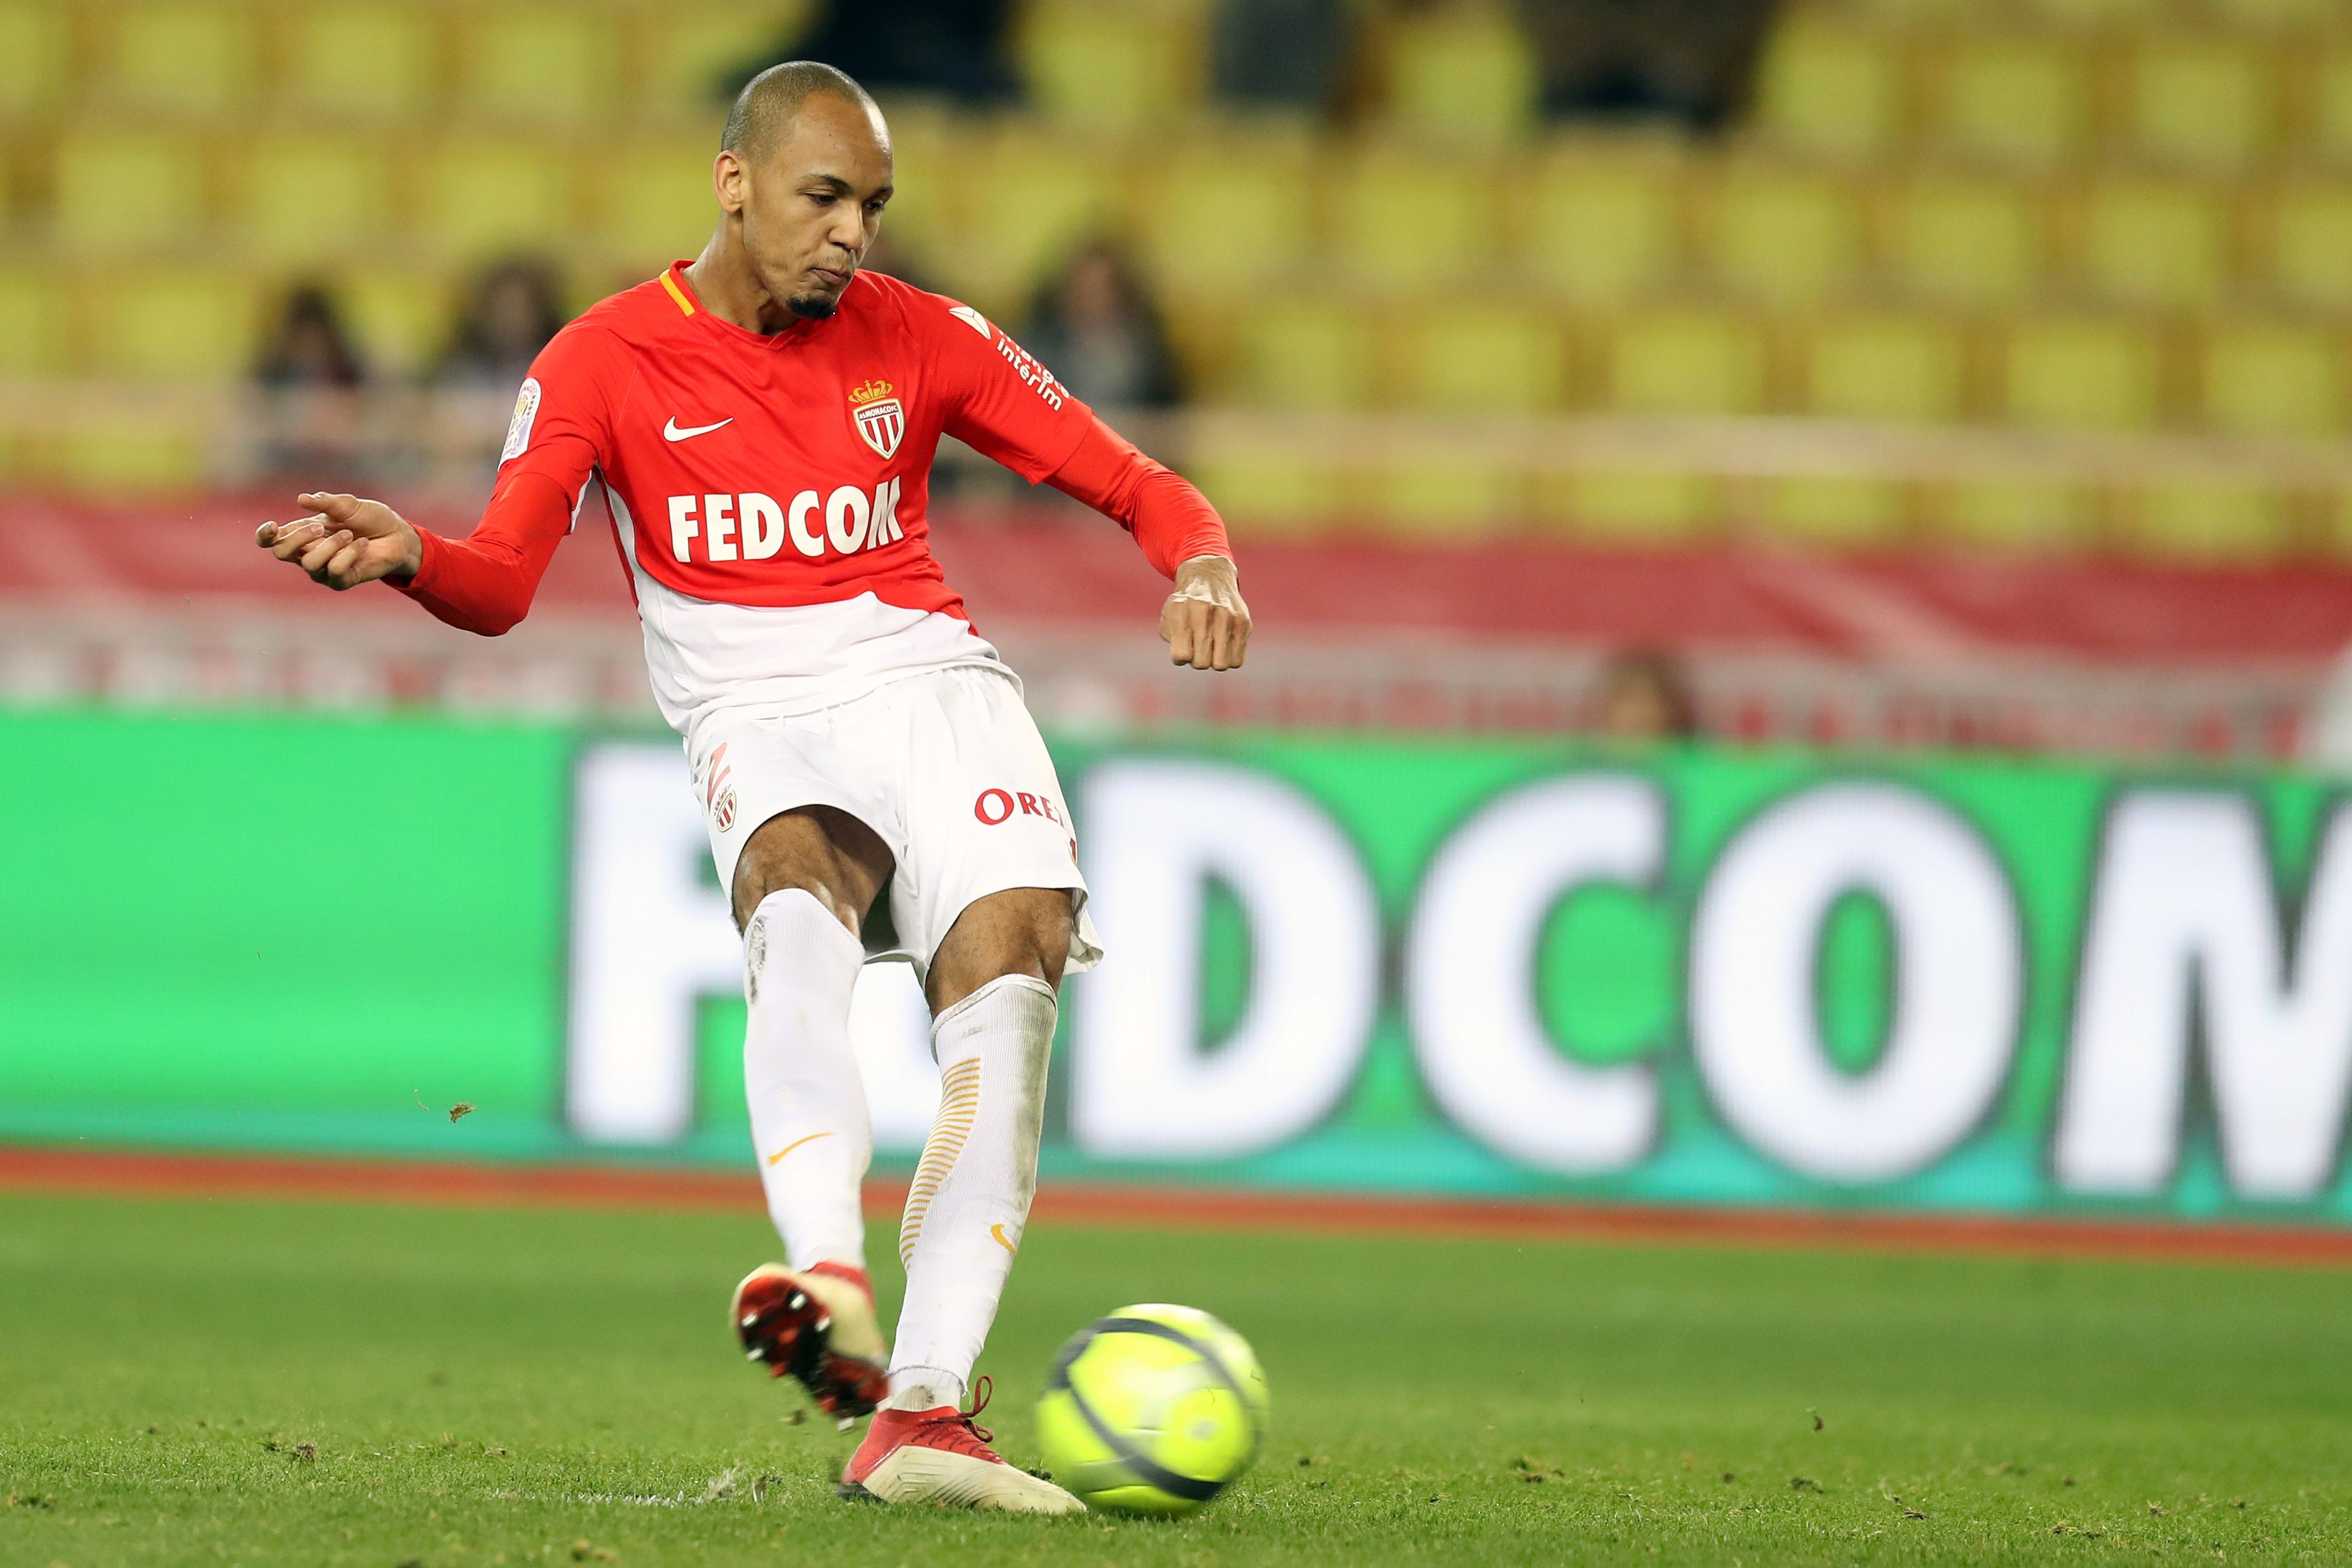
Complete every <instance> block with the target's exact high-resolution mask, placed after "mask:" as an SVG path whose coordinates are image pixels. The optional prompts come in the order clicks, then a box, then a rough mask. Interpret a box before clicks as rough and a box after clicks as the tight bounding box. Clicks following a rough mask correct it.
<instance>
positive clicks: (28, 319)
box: [0, 267, 72, 378]
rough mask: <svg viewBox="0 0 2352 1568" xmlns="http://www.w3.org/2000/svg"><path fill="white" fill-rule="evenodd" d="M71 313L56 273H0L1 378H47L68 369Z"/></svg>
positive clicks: (41, 270)
mask: <svg viewBox="0 0 2352 1568" xmlns="http://www.w3.org/2000/svg"><path fill="white" fill-rule="evenodd" d="M70 310H71V300H70V299H69V297H68V294H67V291H66V286H65V283H64V281H63V279H60V278H58V269H57V268H30V267H26V268H8V269H6V270H5V271H0V376H5V377H10V378H18V377H23V378H31V377H36V376H50V375H58V374H64V373H65V372H66V371H67V370H68V369H69V368H70V360H69V356H70V354H71V353H72V341H71V333H70V331H69V330H68V328H69V311H70Z"/></svg>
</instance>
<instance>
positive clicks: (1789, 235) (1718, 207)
mask: <svg viewBox="0 0 2352 1568" xmlns="http://www.w3.org/2000/svg"><path fill="white" fill-rule="evenodd" d="M1713 230H1714V232H1713V235H1712V240H1713V244H1712V247H1711V248H1712V249H1713V252H1714V259H1715V270H1716V275H1717V277H1718V278H1720V279H1722V280H1723V282H1724V283H1725V284H1727V286H1728V287H1730V288H1731V289H1735V290H1736V291H1738V292H1739V293H1742V294H1746V295H1748V296H1751V297H1753V298H1755V299H1759V300H1771V301H1773V302H1775V303H1782V304H1786V303H1796V302H1811V301H1814V300H1824V299H1828V298H1831V297H1832V296H1833V295H1836V294H1838V293H1841V292H1843V290H1845V289H1848V288H1849V287H1851V285H1852V284H1853V278H1854V274H1855V273H1856V272H1857V271H1858V270H1859V269H1860V267H1861V260H1862V213H1861V211H1860V209H1859V207H1858V205H1857V204H1856V202H1855V200H1854V195H1853V188H1852V187H1851V186H1850V185H1848V184H1844V183H1843V182H1839V181H1833V180H1825V179H1819V178H1814V177H1809V176H1805V175H1800V174H1782V173H1779V172H1776V171H1768V170H1759V169H1740V170H1735V171H1733V172H1732V173H1730V174H1727V175H1726V177H1725V179H1724V182H1723V185H1722V188H1721V189H1720V191H1719V192H1718V193H1717V197H1716V203H1715V221H1714V224H1713Z"/></svg>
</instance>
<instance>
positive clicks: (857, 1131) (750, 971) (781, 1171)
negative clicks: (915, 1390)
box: [743, 888, 874, 1268]
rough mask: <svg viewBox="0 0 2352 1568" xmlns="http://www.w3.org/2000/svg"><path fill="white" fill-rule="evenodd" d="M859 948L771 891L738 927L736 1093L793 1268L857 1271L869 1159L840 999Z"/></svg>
mask: <svg viewBox="0 0 2352 1568" xmlns="http://www.w3.org/2000/svg"><path fill="white" fill-rule="evenodd" d="M865 962H866V949H865V947H864V945H863V944H862V943H861V942H859V941H858V940H857V938H856V937H855V936H853V935H851V934H850V932H849V931H848V929H847V928H846V927H845V926H844V925H843V924H842V923H841V922H840V921H837V920H835V919H834V918H833V916H832V914H831V913H829V912H828V911H827V910H826V909H825V907H824V905H823V904H821V903H819V902H817V900H816V899H815V897H814V895H813V894H810V893H806V892H803V891H802V890H801V889H798V888H793V889H786V890H785V891H783V892H781V893H771V894H769V895H768V896H767V897H766V898H764V899H762V900H760V907H759V908H758V909H757V910H754V911H752V914H751V924H750V925H748V926H746V927H744V929H743V994H744V997H745V999H746V1000H747V1001H749V1002H750V1004H751V1016H750V1020H749V1022H748V1023H747V1024H746V1026H745V1027H744V1030H743V1090H744V1094H745V1096H746V1098H748V1099H749V1100H750V1101H751V1142H752V1147H753V1149H754V1151H755V1152H756V1153H757V1155H758V1158H759V1161H760V1182H761V1185H762V1186H764V1187H765V1188H766V1189H767V1194H768V1213H769V1215H771V1216H772V1218H773V1219H774V1220H775V1222H776V1229H777V1230H778V1231H779V1232H780V1233H781V1234H782V1237H783V1238H784V1261H785V1263H786V1264H787V1266H789V1267H791V1268H808V1267H809V1266H810V1265H811V1264H814V1263H821V1262H824V1261H825V1260H826V1259H828V1258H830V1259H832V1260H834V1261H835V1262H840V1263H850V1264H855V1265H856V1266H857V1267H858V1268H865V1267H866V1222H865V1216H864V1214H863V1212H862V1211H861V1209H860V1207H859V1205H858V1185H859V1184H860V1183H862V1182H863V1181H864V1180H865V1179H866V1164H867V1163H868V1162H869V1161H871V1160H872V1159H873V1157H874V1131H873V1127H872V1124H871V1123H870V1122H869V1121H867V1119H866V1085H865V1082H864V1080H863V1079H860V1078H859V1077H858V1074H857V1058H856V1053H855V1052H853V1051H852V1050H851V1049H850V1045H849V994H850V992H851V990H852V988H853V987H855V986H856V984H857V972H858V969H859V968H860V967H861V966H862V965H863V964H864V963H865Z"/></svg>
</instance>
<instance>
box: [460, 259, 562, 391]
mask: <svg viewBox="0 0 2352 1568" xmlns="http://www.w3.org/2000/svg"><path fill="white" fill-rule="evenodd" d="M566 319H567V318H566V316H565V313H564V310H563V302H562V294H561V292H560V291H559V290H558V289H557V288H556V285H555V273H554V271H553V269H552V268H550V267H549V266H548V265H547V264H546V263H545V262H542V261H534V260H531V259H530V258H522V257H518V258H511V259H509V260H506V261H500V262H497V263H494V264H493V265H492V266H490V267H488V268H486V269H485V270H484V271H483V272H482V273H481V274H480V275H479V276H478V277H477V278H476V279H474V282H473V286H472V287H471V288H470V289H468V290H467V295H466V303H465V308H464V309H463V310H460V311H459V313H458V316H457V331H456V332H455V333H453V334H452V335H451V337H450V340H449V347H448V349H447V351H446V352H445V353H443V354H442V356H441V363H439V364H437V365H436V366H435V367H434V371H433V379H434V381H435V382H436V384H439V385H441V386H444V387H448V388H452V389H455V390H460V391H467V390H474V391H495V392H499V393H504V394H507V395H512V393H513V392H514V389H515V388H516V387H518V386H520V385H521V384H522V379H523V377H524V376H525V375H527V374H530V362H531V361H532V360H533V359H534V358H536V357H537V356H538V354H539V351H540V350H541V349H542V348H545V347H546V346H547V340H548V339H550V338H551V337H553V336H554V335H555V334H556V332H557V331H560V330H561V329H562V326H563V323H564V321H565V320H566Z"/></svg>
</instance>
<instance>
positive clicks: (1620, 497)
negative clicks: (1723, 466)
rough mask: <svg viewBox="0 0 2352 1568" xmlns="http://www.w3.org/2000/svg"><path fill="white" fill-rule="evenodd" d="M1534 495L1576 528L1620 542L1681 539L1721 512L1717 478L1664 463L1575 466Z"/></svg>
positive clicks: (1661, 542) (1658, 542)
mask: <svg viewBox="0 0 2352 1568" xmlns="http://www.w3.org/2000/svg"><path fill="white" fill-rule="evenodd" d="M1538 504H1539V505H1541V506H1542V507H1543V509H1544V510H1548V511H1552V512H1555V513H1556V514H1558V515H1559V516H1560V517H1561V518H1562V519H1563V521H1566V522H1567V523H1568V524H1569V526H1570V528H1571V529H1573V530H1574V531H1576V532H1578V533H1580V534H1583V535H1586V536H1588V537H1590V538H1592V539H1594V540H1596V541H1600V542H1612V543H1620V544H1647V545H1671V544H1678V543H1682V542H1685V541H1687V540H1690V539H1692V538H1694V537H1696V535H1698V534H1700V533H1702V532H1705V531H1708V530H1709V529H1710V528H1711V527H1712V526H1713V525H1714V524H1715V523H1716V522H1717V521H1718V520H1719V519H1720V517H1721V514H1722V486H1721V484H1720V483H1719V482H1718V481H1717V480H1715V479H1710V478H1708V477H1707V476H1706V475H1704V474H1693V473H1686V472H1682V471H1679V470H1675V469H1665V468H1586V469H1580V470H1578V471H1577V472H1575V473H1573V474H1570V475H1569V476H1567V478H1566V479H1564V480H1562V481H1560V482H1559V483H1558V484H1556V485H1549V486H1545V487H1543V488H1542V489H1540V490H1539V491H1538Z"/></svg>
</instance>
